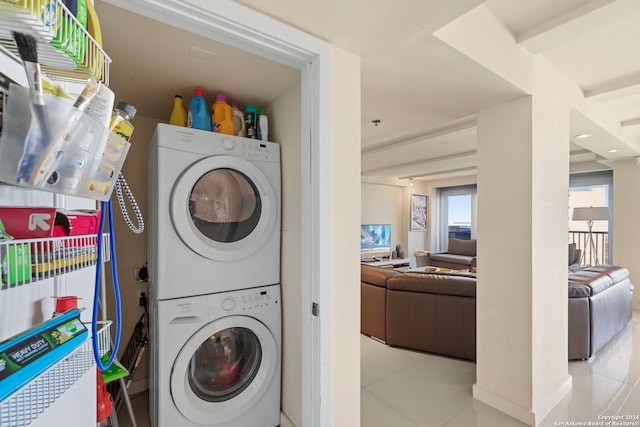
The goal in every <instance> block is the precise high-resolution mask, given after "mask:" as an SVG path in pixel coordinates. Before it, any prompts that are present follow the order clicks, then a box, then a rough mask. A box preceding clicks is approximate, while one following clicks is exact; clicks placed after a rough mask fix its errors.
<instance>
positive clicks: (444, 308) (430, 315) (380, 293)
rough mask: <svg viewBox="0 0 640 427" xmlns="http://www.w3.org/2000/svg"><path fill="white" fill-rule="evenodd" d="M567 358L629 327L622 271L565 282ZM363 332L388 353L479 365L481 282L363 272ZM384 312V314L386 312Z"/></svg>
mask: <svg viewBox="0 0 640 427" xmlns="http://www.w3.org/2000/svg"><path fill="white" fill-rule="evenodd" d="M568 279H569V280H568V296H569V302H568V304H569V340H568V350H569V351H568V352H569V359H570V360H573V359H587V358H589V357H591V356H593V355H594V354H596V353H597V351H598V350H600V349H601V348H602V346H604V345H605V344H606V343H607V342H609V340H611V338H613V337H614V336H615V335H616V334H617V333H618V332H620V331H621V330H622V329H623V328H624V327H625V326H626V325H627V324H628V322H629V321H630V320H631V315H632V301H633V286H632V284H631V282H630V281H629V271H628V270H627V269H626V268H623V267H618V266H608V265H604V266H597V267H586V268H583V269H582V270H579V271H576V272H574V273H570V274H569V276H568ZM360 281H361V290H362V296H361V303H362V307H361V313H362V314H361V315H362V324H361V332H362V333H363V334H365V335H370V336H373V337H376V338H378V339H380V340H382V341H385V342H386V343H387V344H389V345H391V346H397V347H405V348H410V349H414V350H420V351H425V352H430V353H436V354H442V355H445V356H452V357H458V358H462V359H468V360H475V349H476V298H475V297H476V277H475V275H474V274H470V273H447V274H440V273H417V272H410V273H398V272H396V271H392V270H386V269H381V268H377V267H372V266H369V265H362V266H361V279H360ZM383 308H384V309H383Z"/></svg>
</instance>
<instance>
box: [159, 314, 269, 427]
mask: <svg viewBox="0 0 640 427" xmlns="http://www.w3.org/2000/svg"><path fill="white" fill-rule="evenodd" d="M277 356H278V355H277V346H276V342H275V339H274V338H273V335H272V334H271V332H270V331H269V330H268V329H267V327H266V326H265V325H264V324H262V323H261V322H259V321H258V320H256V319H254V318H251V317H246V316H229V317H225V318H222V319H219V320H217V321H214V322H212V323H209V324H208V325H206V326H204V327H202V328H201V329H200V330H198V331H197V332H196V333H195V334H194V335H193V336H192V337H191V338H190V339H189V340H188V341H187V342H186V343H185V345H184V346H183V347H182V349H181V350H180V353H178V357H177V358H176V360H175V362H174V364H173V369H172V371H171V396H172V398H173V402H174V404H175V405H176V408H178V410H179V411H180V413H182V415H184V416H185V417H186V418H187V419H189V420H191V421H193V422H196V423H199V424H204V425H215V424H211V423H212V422H213V423H216V424H223V423H226V422H228V421H230V420H233V419H235V418H237V417H238V416H240V415H242V414H243V413H244V412H246V411H247V409H248V408H251V407H252V406H253V405H254V404H255V403H257V402H258V401H259V400H260V398H261V397H262V396H263V395H264V393H265V391H266V390H267V388H268V387H269V385H270V384H271V381H272V379H273V377H274V373H275V371H276V363H277ZM213 414H215V416H214V415H213Z"/></svg>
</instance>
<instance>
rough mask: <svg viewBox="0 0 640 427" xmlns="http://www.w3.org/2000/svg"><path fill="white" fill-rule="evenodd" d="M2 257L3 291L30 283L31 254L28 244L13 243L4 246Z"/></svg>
mask: <svg viewBox="0 0 640 427" xmlns="http://www.w3.org/2000/svg"><path fill="white" fill-rule="evenodd" d="M0 252H2V257H1V259H0V261H2V289H5V288H6V287H7V285H8V286H11V287H13V286H15V285H20V284H23V283H25V282H28V281H30V278H31V253H30V251H29V245H28V244H27V243H15V244H14V243H11V244H7V245H3V247H2V250H1V251H0Z"/></svg>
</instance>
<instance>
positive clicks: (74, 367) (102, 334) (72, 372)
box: [0, 321, 111, 427]
mask: <svg viewBox="0 0 640 427" xmlns="http://www.w3.org/2000/svg"><path fill="white" fill-rule="evenodd" d="M98 323H99V324H100V326H101V327H100V329H99V331H98V339H99V348H100V355H103V354H105V353H106V352H108V351H109V348H110V345H109V328H110V326H111V321H106V322H98ZM92 346H93V344H92V342H91V339H87V340H86V341H85V342H84V343H83V344H81V345H80V346H79V347H78V348H76V349H75V350H74V351H73V352H71V353H70V354H69V355H68V356H67V357H65V358H64V359H62V360H60V361H59V362H58V363H56V364H55V365H54V366H53V367H51V368H50V369H48V370H46V371H45V372H43V373H42V374H40V375H39V376H37V377H36V378H34V379H33V380H32V381H31V382H29V383H28V384H27V385H26V386H24V387H22V388H21V389H20V390H18V391H17V392H16V393H14V394H12V395H10V396H9V397H7V399H5V400H4V401H3V402H0V427H9V426H11V427H24V426H28V425H29V424H31V423H32V422H33V421H34V420H35V419H36V418H38V416H39V415H40V414H42V413H43V412H44V411H45V410H46V409H47V408H49V407H50V406H51V405H53V404H54V403H55V401H56V400H57V399H58V398H59V397H60V396H62V394H63V393H64V392H65V391H67V390H68V389H69V388H71V386H73V384H74V383H75V382H76V381H77V380H78V379H79V378H80V377H82V376H83V375H84V374H85V373H86V372H87V370H89V369H90V368H91V367H92V366H95V360H94V357H93V350H92Z"/></svg>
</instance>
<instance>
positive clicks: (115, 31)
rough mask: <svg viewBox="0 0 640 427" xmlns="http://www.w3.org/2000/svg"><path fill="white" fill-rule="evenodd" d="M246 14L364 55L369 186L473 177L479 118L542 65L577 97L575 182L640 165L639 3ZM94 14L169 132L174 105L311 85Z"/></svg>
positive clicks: (343, 6) (300, 8)
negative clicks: (200, 94)
mask: <svg viewBox="0 0 640 427" xmlns="http://www.w3.org/2000/svg"><path fill="white" fill-rule="evenodd" d="M236 2H237V3H240V4H243V5H245V6H247V7H250V8H253V9H255V10H258V11H260V12H262V13H264V14H266V15H270V16H272V17H274V18H276V19H278V20H281V21H283V22H285V23H288V24H290V25H292V26H294V27H297V28H299V29H301V30H303V31H305V32H308V33H310V34H312V35H315V36H317V37H319V38H321V39H324V40H326V41H328V42H330V43H332V44H333V45H335V46H338V47H340V48H342V49H344V50H347V51H349V52H352V53H354V54H357V55H359V56H360V57H361V79H362V80H361V82H362V174H363V176H366V177H376V178H380V179H385V180H387V181H388V182H391V183H394V182H395V183H402V182H406V181H407V179H408V178H414V179H423V180H432V179H440V178H447V177H455V176H465V175H473V174H475V173H476V169H475V167H476V118H475V117H476V112H477V111H479V110H481V109H483V108H486V107H489V106H492V105H496V104H500V103H503V102H506V101H509V100H511V99H515V98H517V97H520V96H523V95H525V94H527V93H528V91H529V87H527V83H526V79H523V78H522V73H518V72H514V71H513V68H515V67H517V66H518V61H524V62H526V60H530V59H531V58H538V59H540V58H541V57H544V59H546V60H547V61H548V62H550V63H551V65H552V66H553V67H555V68H556V69H557V70H558V71H559V72H560V73H561V75H564V77H566V78H567V82H566V83H565V84H567V85H569V86H570V89H571V90H574V91H575V92H576V93H577V94H578V97H577V98H578V99H577V101H576V102H577V103H578V104H579V108H576V109H575V110H572V114H571V135H568V136H567V139H568V143H570V147H571V153H572V155H571V162H572V165H571V166H572V170H576V171H578V170H596V169H602V168H607V167H609V166H610V165H611V162H612V161H615V160H618V159H623V158H635V157H637V156H640V49H637V46H636V44H637V41H639V40H640V2H639V1H637V0H536V1H530V0H488V1H482V0H456V1H450V0H402V1H401V2H396V3H394V6H393V7H392V8H389V3H387V2H371V1H370V0H349V1H344V0H325V1H323V2H318V1H312V0H270V1H268V2H264V1H257V0H236ZM96 9H97V10H98V13H99V15H100V17H101V22H102V23H103V33H104V34H105V42H104V44H105V49H106V50H107V52H109V54H110V55H111V57H112V59H113V64H114V65H113V66H112V72H111V87H112V88H114V91H115V92H116V93H126V94H127V96H131V97H132V98H133V99H135V100H136V102H138V103H139V105H137V106H138V109H139V111H141V114H144V115H146V116H149V117H157V118H159V119H164V120H166V119H167V118H168V116H169V113H170V110H171V105H172V99H173V94H174V93H176V94H181V95H182V96H183V97H184V98H185V99H186V100H188V99H190V96H191V93H192V90H193V88H194V87H196V86H201V87H203V88H204V89H205V94H206V93H207V92H208V93H209V94H210V95H209V96H210V99H212V98H213V96H214V93H215V92H217V91H226V92H228V93H230V94H233V99H232V100H233V101H235V102H237V103H238V104H240V105H243V104H246V103H248V102H251V103H254V104H258V105H261V104H262V105H266V104H268V103H269V102H270V101H272V100H273V99H275V98H276V97H277V96H278V94H279V93H282V91H283V90H284V89H285V88H287V87H288V86H289V85H291V84H299V73H298V71H297V70H294V69H291V68H288V67H286V66H284V65H281V64H276V63H273V62H270V61H267V60H264V59H261V58H258V57H256V56H252V55H250V54H248V53H244V52H241V51H238V50H236V49H233V48H229V47H227V46H224V45H221V44H218V43H215V42H212V41H211V40H209V39H206V38H202V37H199V36H195V35H193V34H191V33H189V32H186V31H183V30H179V29H175V28H171V30H170V31H168V30H167V26H166V25H163V24H159V23H157V22H155V21H151V20H148V19H146V18H142V17H140V16H138V15H135V14H133V13H124V14H123V13H122V11H121V10H120V9H117V8H115V7H113V6H110V5H108V4H107V3H104V2H103V1H101V0H96ZM474 28H475V29H476V30H475V31H474V30H472V29H474ZM134 31H135V32H134ZM131 34H136V36H135V37H131ZM491 37H498V38H497V39H495V38H494V39H492V38H491ZM493 40H498V41H499V42H500V43H493ZM490 42H491V43H490ZM160 46H162V48H160ZM487 46H492V48H491V49H487ZM194 48H195V49H194ZM201 50H202V51H204V52H202V51H201ZM207 52H213V53H214V54H215V56H214V58H208V56H209V54H208V53H207ZM514 55H515V56H514ZM140 58H144V61H140V60H139V59H140ZM514 58H515V59H514ZM523 58H524V59H523ZM116 64H126V67H120V66H118V65H116ZM247 64H251V65H250V66H247ZM267 81H268V84H266V82H267ZM375 120H380V122H379V123H378V124H377V125H376V124H374V123H373V122H374V121H375ZM579 133H591V134H592V136H591V137H590V138H587V139H582V140H579V139H575V138H574V137H575V135H577V134H579ZM613 150H616V151H613Z"/></svg>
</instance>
